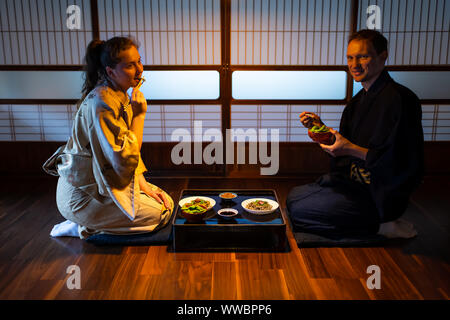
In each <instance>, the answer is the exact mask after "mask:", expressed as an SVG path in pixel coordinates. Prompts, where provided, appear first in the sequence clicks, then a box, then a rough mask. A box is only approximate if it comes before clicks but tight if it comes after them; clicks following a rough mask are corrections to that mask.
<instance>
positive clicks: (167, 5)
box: [98, 0, 221, 65]
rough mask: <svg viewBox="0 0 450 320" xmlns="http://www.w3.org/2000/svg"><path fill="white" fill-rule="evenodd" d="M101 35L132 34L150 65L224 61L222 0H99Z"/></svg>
mask: <svg viewBox="0 0 450 320" xmlns="http://www.w3.org/2000/svg"><path fill="white" fill-rule="evenodd" d="M98 12H99V29H100V38H101V39H108V38H110V37H112V36H113V35H118V34H126V35H132V36H134V37H135V38H137V39H138V40H139V42H140V43H141V46H142V47H141V50H142V52H141V54H142V55H143V56H144V58H145V63H144V64H147V65H202V64H220V48H221V46H220V1H219V0H151V1H145V0H121V1H118V0H113V1H111V0H98Z"/></svg>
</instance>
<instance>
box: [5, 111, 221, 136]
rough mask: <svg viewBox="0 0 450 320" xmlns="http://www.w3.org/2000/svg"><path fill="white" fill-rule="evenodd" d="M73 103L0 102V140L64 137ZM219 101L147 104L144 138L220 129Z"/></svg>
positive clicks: (71, 122)
mask: <svg viewBox="0 0 450 320" xmlns="http://www.w3.org/2000/svg"><path fill="white" fill-rule="evenodd" d="M76 111H77V109H76V106H75V105H0V141H62V142H63V141H67V139H68V137H69V135H70V134H71V130H72V124H73V117H74V115H75V113H76ZM221 119H222V118H221V106H220V105H170V106H169V105H149V106H148V109H147V115H146V118H145V124H144V135H143V141H144V142H170V141H172V140H171V137H172V133H173V132H174V131H175V130H177V129H184V130H187V132H189V133H190V134H191V136H192V141H193V140H194V138H195V137H194V128H195V124H196V123H197V128H201V132H202V134H203V133H204V132H205V131H206V130H208V129H211V128H214V129H218V130H221V124H222V120H221Z"/></svg>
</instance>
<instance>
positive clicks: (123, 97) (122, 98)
mask: <svg viewBox="0 0 450 320" xmlns="http://www.w3.org/2000/svg"><path fill="white" fill-rule="evenodd" d="M101 85H102V86H106V87H107V88H108V91H109V92H110V93H111V95H113V96H114V98H115V99H116V100H117V101H118V102H120V104H121V105H122V106H124V107H125V106H127V105H129V104H130V98H129V97H128V93H126V92H122V91H120V90H115V89H114V85H113V84H112V83H110V82H109V81H108V80H104V81H103V82H102V83H101Z"/></svg>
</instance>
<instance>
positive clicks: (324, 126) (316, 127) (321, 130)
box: [309, 125, 330, 133]
mask: <svg viewBox="0 0 450 320" xmlns="http://www.w3.org/2000/svg"><path fill="white" fill-rule="evenodd" d="M309 130H310V131H311V132H314V133H319V132H330V129H328V127H327V126H326V125H323V126H321V127H318V126H314V127H312V128H311V129H309Z"/></svg>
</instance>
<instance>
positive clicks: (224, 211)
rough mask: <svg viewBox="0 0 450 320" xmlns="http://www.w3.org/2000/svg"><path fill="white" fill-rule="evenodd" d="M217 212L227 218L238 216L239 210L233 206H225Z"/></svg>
mask: <svg viewBox="0 0 450 320" xmlns="http://www.w3.org/2000/svg"><path fill="white" fill-rule="evenodd" d="M217 214H218V215H219V216H221V217H222V218H225V219H230V218H233V217H234V216H237V214H238V211H237V210H236V209H231V208H224V209H220V210H219V211H217Z"/></svg>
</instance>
